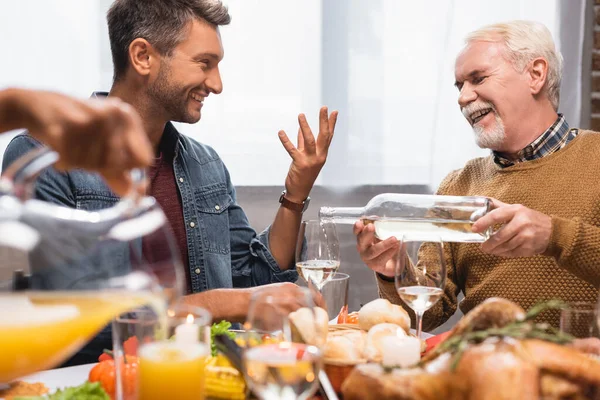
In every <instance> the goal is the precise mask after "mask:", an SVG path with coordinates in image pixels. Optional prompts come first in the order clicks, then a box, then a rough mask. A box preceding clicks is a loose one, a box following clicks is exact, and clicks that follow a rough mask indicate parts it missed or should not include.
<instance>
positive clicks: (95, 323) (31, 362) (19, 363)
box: [0, 291, 161, 383]
mask: <svg viewBox="0 0 600 400" xmlns="http://www.w3.org/2000/svg"><path fill="white" fill-rule="evenodd" d="M146 304H152V305H153V306H154V307H157V306H158V307H160V304H161V300H160V298H159V297H158V296H156V295H152V294H150V293H144V292H125V291H104V292H101V291H90V292H68V291H66V292H21V293H11V294H0V354H1V355H2V356H1V357H0V382H5V383H6V382H10V381H11V380H13V379H15V378H18V377H21V376H24V375H28V374H31V373H33V372H36V371H40V370H43V369H48V368H52V367H55V366H57V365H58V364H59V363H61V362H63V361H64V360H66V359H67V358H68V357H69V356H71V355H72V354H73V353H75V352H76V351H77V350H79V349H80V348H81V347H82V346H83V345H84V344H85V343H87V341H89V340H90V339H91V338H92V337H93V336H94V334H96V333H97V332H98V331H99V330H100V329H102V328H103V327H104V326H105V325H106V324H108V323H109V322H110V320H111V319H113V318H114V317H115V316H117V315H119V314H121V313H123V312H126V311H128V310H130V309H133V308H136V307H139V306H142V305H146ZM158 311H159V310H157V312H158Z"/></svg>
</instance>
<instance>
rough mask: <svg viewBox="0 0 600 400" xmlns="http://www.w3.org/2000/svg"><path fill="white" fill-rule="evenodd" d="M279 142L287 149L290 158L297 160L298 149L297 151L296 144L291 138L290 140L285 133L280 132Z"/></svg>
mask: <svg viewBox="0 0 600 400" xmlns="http://www.w3.org/2000/svg"><path fill="white" fill-rule="evenodd" d="M278 135H279V140H280V141H281V144H282V145H283V148H284V149H285V151H287V152H288V154H289V155H290V157H292V159H295V158H296V157H297V156H298V149H296V147H295V146H294V143H292V141H291V140H290V138H288V136H287V135H286V133H285V132H284V131H279V134H278Z"/></svg>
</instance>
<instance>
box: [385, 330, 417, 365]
mask: <svg viewBox="0 0 600 400" xmlns="http://www.w3.org/2000/svg"><path fill="white" fill-rule="evenodd" d="M381 350H382V353H383V360H382V364H383V366H384V367H402V368H406V367H412V366H413V365H415V364H417V363H418V362H419V361H420V360H421V341H420V340H419V339H417V338H414V337H410V336H406V337H398V336H386V337H383V338H381Z"/></svg>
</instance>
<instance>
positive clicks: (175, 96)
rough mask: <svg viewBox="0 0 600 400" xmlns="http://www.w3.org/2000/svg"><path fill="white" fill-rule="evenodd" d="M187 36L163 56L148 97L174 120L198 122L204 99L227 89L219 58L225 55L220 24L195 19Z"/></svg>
mask: <svg viewBox="0 0 600 400" xmlns="http://www.w3.org/2000/svg"><path fill="white" fill-rule="evenodd" d="M187 29H188V32H187V36H186V38H185V39H184V40H183V41H181V42H180V43H179V44H178V45H177V46H176V47H175V49H174V50H173V52H172V54H171V55H170V56H163V57H161V60H160V67H159V68H158V71H157V73H156V77H155V78H154V79H152V80H151V81H150V83H149V86H148V97H149V98H150V100H151V101H152V102H153V104H154V106H156V107H158V108H160V109H163V110H164V111H165V113H166V116H167V119H168V120H170V121H177V122H185V123H190V124H193V123H196V122H198V121H199V120H200V117H201V109H202V106H203V103H204V99H205V98H206V97H207V96H208V95H209V94H210V93H215V94H219V93H221V91H222V90H223V84H222V82H221V75H220V73H219V66H218V65H219V62H220V61H221V60H222V59H223V45H222V43H221V35H220V33H219V29H218V27H216V26H213V25H210V24H208V23H206V22H203V21H200V20H197V19H196V20H193V21H192V22H190V23H189V27H188V28H187Z"/></svg>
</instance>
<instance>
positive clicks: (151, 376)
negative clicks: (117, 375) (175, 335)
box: [138, 341, 210, 400]
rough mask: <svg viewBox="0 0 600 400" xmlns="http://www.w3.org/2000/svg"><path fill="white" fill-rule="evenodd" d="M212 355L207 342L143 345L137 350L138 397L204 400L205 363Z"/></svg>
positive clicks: (163, 342) (145, 399)
mask: <svg viewBox="0 0 600 400" xmlns="http://www.w3.org/2000/svg"><path fill="white" fill-rule="evenodd" d="M209 355H210V348H209V347H208V346H207V345H206V344H204V343H194V344H182V343H176V342H170V341H160V342H154V343H148V344H144V345H143V346H141V347H140V349H139V351H138V356H139V370H138V373H139V381H138V382H139V389H138V394H139V400H165V399H177V400H203V399H204V398H205V390H204V379H205V376H204V364H205V362H206V358H207V357H208V356H209Z"/></svg>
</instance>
